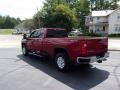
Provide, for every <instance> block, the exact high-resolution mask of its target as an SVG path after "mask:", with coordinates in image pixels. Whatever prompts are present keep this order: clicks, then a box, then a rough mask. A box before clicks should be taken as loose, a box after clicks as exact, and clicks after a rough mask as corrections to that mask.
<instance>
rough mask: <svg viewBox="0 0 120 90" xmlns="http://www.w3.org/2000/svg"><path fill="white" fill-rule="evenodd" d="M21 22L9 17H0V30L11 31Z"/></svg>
mask: <svg viewBox="0 0 120 90" xmlns="http://www.w3.org/2000/svg"><path fill="white" fill-rule="evenodd" d="M20 22H21V20H20V19H19V18H18V19H16V18H13V17H10V16H0V28H1V29H12V28H14V27H15V26H16V25H18V24H19V23H20Z"/></svg>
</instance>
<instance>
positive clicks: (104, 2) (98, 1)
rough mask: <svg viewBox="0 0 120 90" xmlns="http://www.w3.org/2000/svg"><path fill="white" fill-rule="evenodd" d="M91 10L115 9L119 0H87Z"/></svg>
mask: <svg viewBox="0 0 120 90" xmlns="http://www.w3.org/2000/svg"><path fill="white" fill-rule="evenodd" d="M89 1H90V6H91V10H105V9H113V10H114V9H116V8H118V7H119V5H118V1H120V0H89Z"/></svg>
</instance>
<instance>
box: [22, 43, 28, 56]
mask: <svg viewBox="0 0 120 90" xmlns="http://www.w3.org/2000/svg"><path fill="white" fill-rule="evenodd" d="M22 53H23V55H24V56H27V55H28V50H27V48H26V47H25V45H23V46H22Z"/></svg>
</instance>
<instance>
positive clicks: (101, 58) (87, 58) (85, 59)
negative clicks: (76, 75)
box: [77, 52, 109, 64]
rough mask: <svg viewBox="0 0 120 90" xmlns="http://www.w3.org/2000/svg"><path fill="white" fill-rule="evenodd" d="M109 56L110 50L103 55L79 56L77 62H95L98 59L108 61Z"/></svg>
mask: <svg viewBox="0 0 120 90" xmlns="http://www.w3.org/2000/svg"><path fill="white" fill-rule="evenodd" d="M108 57H109V52H107V53H105V54H104V56H103V57H99V56H91V57H77V63H79V64H86V63H94V62H97V61H106V60H107V59H106V58H108Z"/></svg>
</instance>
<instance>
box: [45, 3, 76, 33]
mask: <svg viewBox="0 0 120 90" xmlns="http://www.w3.org/2000/svg"><path fill="white" fill-rule="evenodd" d="M76 20H77V19H76V16H75V13H74V12H73V11H72V10H70V8H69V6H65V5H63V4H60V5H58V6H57V7H56V8H55V11H54V12H53V14H52V17H51V18H50V20H49V21H48V22H47V23H46V24H45V27H56V28H65V29H67V30H68V31H69V30H71V29H72V28H73V27H75V25H76Z"/></svg>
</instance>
